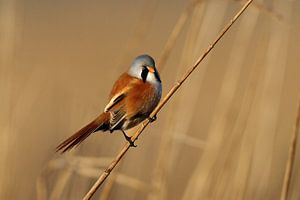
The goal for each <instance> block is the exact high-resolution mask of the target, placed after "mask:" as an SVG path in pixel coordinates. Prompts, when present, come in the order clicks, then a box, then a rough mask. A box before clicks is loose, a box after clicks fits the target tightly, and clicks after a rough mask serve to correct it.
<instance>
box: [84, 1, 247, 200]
mask: <svg viewBox="0 0 300 200" xmlns="http://www.w3.org/2000/svg"><path fill="white" fill-rule="evenodd" d="M252 1H253V0H248V1H247V2H246V3H245V5H244V6H243V7H242V8H241V9H240V10H239V11H238V13H237V14H236V15H235V16H234V17H233V18H232V19H231V20H230V22H229V23H228V24H227V25H226V26H225V27H224V29H223V30H222V31H221V33H220V34H219V35H218V36H217V38H216V39H215V40H214V41H213V43H212V44H210V45H209V47H208V48H207V50H206V51H205V52H204V53H203V54H202V55H201V56H200V57H199V58H198V59H197V61H196V62H195V64H194V65H193V66H192V67H191V68H190V69H189V70H188V71H187V72H186V73H185V74H184V75H183V76H182V78H181V79H180V80H179V81H177V82H176V83H175V85H174V86H173V87H172V88H171V90H170V91H169V92H168V94H167V95H166V96H165V97H164V98H163V100H162V101H161V102H160V103H159V105H158V106H157V107H156V108H155V109H154V111H153V112H152V113H151V115H150V117H154V116H155V115H156V114H157V113H158V112H159V111H160V110H161V109H162V107H163V106H164V105H165V104H166V103H167V102H168V100H169V99H170V98H171V97H172V96H173V94H174V93H175V92H176V91H177V90H178V89H179V88H180V86H181V85H182V84H183V83H184V82H185V80H186V79H187V78H188V77H189V76H190V75H191V74H192V73H193V71H194V70H195V69H196V68H197V67H198V66H199V64H200V63H201V62H202V60H203V59H204V58H205V57H206V56H207V55H208V53H209V52H210V51H211V50H212V49H213V48H214V46H215V45H216V44H217V42H218V41H219V40H220V39H221V38H222V37H223V36H224V34H225V33H226V32H227V31H228V30H229V28H230V27H231V26H232V25H233V23H234V22H235V21H236V20H237V19H238V18H239V17H240V15H241V14H242V13H243V12H244V11H245V10H246V8H247V7H248V6H249V5H250V4H251V2H252ZM149 123H150V121H149V120H146V121H145V122H144V123H143V124H142V125H141V126H140V128H139V130H138V131H137V132H136V133H135V134H134V135H133V136H132V141H133V142H135V141H136V140H137V138H138V137H139V136H140V134H141V133H142V132H143V130H144V129H145V128H146V127H147V126H148V125H149ZM129 148H130V144H129V143H126V144H125V145H124V147H123V148H122V149H121V151H120V153H119V154H118V155H117V156H116V158H115V159H114V160H113V161H112V163H111V164H110V165H109V166H108V167H107V168H106V170H105V171H104V172H103V173H102V174H101V175H100V177H99V178H98V180H97V181H96V183H95V184H94V185H93V186H92V188H91V189H90V190H89V191H88V193H87V194H86V195H85V196H84V198H83V199H84V200H88V199H91V197H92V196H93V195H94V194H95V192H96V191H97V189H98V188H99V187H100V186H101V184H102V183H103V182H104V181H105V179H106V178H107V177H108V176H109V175H110V173H111V172H112V170H113V169H114V168H115V167H116V165H117V164H118V163H119V162H120V160H121V159H122V158H123V157H124V155H125V154H126V152H127V151H128V150H129Z"/></svg>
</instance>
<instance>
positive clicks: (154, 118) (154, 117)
mask: <svg viewBox="0 0 300 200" xmlns="http://www.w3.org/2000/svg"><path fill="white" fill-rule="evenodd" d="M148 119H149V122H150V123H152V122H154V121H155V120H156V119H157V117H156V115H154V116H153V117H150V116H149V117H148Z"/></svg>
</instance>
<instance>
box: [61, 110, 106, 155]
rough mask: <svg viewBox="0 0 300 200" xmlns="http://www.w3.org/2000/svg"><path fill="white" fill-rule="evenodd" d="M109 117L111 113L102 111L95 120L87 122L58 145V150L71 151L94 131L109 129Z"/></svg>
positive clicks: (62, 151)
mask: <svg viewBox="0 0 300 200" xmlns="http://www.w3.org/2000/svg"><path fill="white" fill-rule="evenodd" d="M109 118H110V114H109V113H107V112H105V113H102V114H101V115H100V116H99V117H97V118H96V119H95V120H94V121H92V122H90V123H89V124H87V125H86V126H85V127H83V128H82V129H80V130H79V131H77V132H76V133H74V134H73V135H72V136H71V137H69V138H68V139H66V140H65V141H63V142H62V143H60V144H59V145H58V146H57V147H56V152H58V151H61V153H65V152H66V151H69V150H70V149H72V148H73V147H75V146H77V145H79V144H80V143H81V142H83V141H84V140H85V139H86V138H87V137H88V136H89V135H91V134H92V133H94V132H96V131H99V130H102V131H106V130H108V129H109Z"/></svg>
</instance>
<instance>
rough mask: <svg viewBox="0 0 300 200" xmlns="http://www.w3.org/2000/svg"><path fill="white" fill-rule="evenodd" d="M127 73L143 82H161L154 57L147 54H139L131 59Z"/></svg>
mask: <svg viewBox="0 0 300 200" xmlns="http://www.w3.org/2000/svg"><path fill="white" fill-rule="evenodd" d="M128 74H129V75H131V76H133V77H135V78H138V79H141V80H143V81H144V82H146V81H147V82H150V83H153V84H161V80H160V77H159V74H158V71H157V69H156V67H155V62H154V59H153V58H152V57H151V56H149V55H147V54H144V55H140V56H138V57H136V58H135V59H134V60H133V62H132V64H131V67H130V68H129V70H128Z"/></svg>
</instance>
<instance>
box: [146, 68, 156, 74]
mask: <svg viewBox="0 0 300 200" xmlns="http://www.w3.org/2000/svg"><path fill="white" fill-rule="evenodd" d="M147 69H148V71H149V72H151V73H154V72H155V70H154V68H153V67H147Z"/></svg>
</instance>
